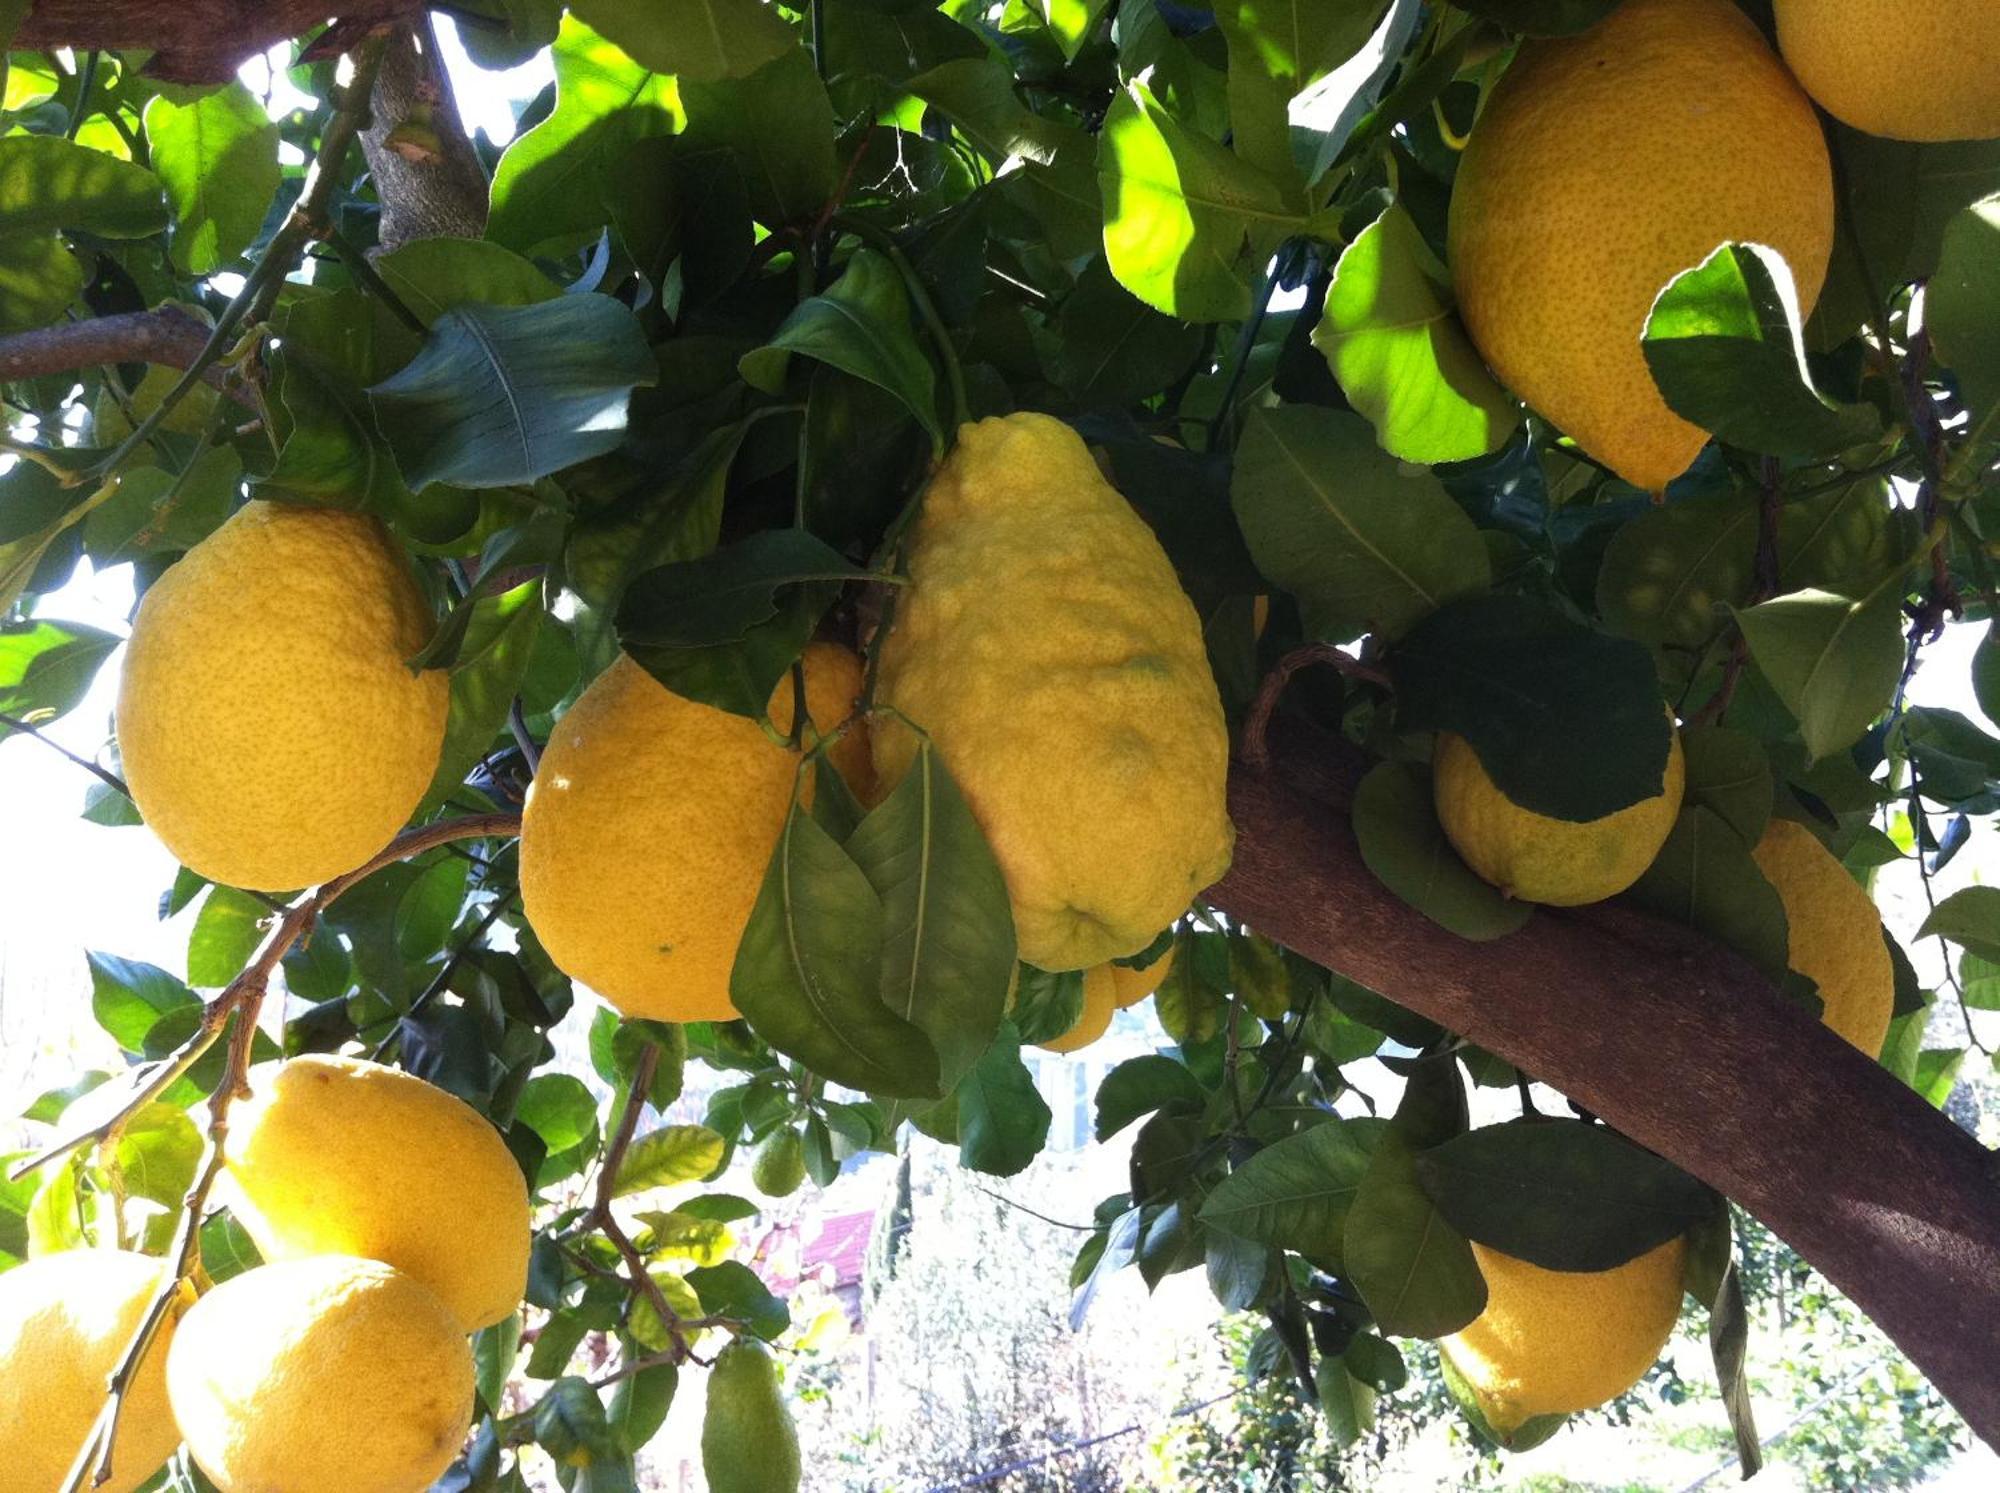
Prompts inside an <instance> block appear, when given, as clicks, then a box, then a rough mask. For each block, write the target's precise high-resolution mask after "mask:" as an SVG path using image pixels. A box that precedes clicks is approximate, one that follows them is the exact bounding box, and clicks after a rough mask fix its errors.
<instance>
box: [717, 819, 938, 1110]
mask: <svg viewBox="0 0 2000 1493" xmlns="http://www.w3.org/2000/svg"><path fill="white" fill-rule="evenodd" d="M883 922H884V918H883V909H882V899H881V898H880V897H879V896H878V895H877V894H876V892H875V889H874V887H873V886H871V885H870V884H869V881H868V877H867V876H866V875H865V874H864V873H863V871H862V869H861V867H860V866H858V865H856V864H855V862H854V860H853V859H852V858H851V857H850V856H849V855H848V854H847V852H846V851H845V850H843V849H841V847H840V846H839V845H837V844H836V843H835V842H834V840H833V838H832V837H831V836H829V835H828V834H827V832H826V831H825V830H824V829H822V828H820V826H819V824H818V822H817V821H815V820H814V819H813V818H812V816H811V815H810V814H807V813H806V812H805V811H804V810H803V809H802V808H801V807H800V806H799V805H798V804H797V803H794V804H793V805H792V809H791V812H790V813H789V814H788V815H787V816H786V818H785V828H784V830H783V832H782V833H781V834H780V835H779V837H778V843H777V846H776V848H775V849H774V850H773V851H772V853H771V865H770V869H769V870H768V871H767V872H766V873H765V876H764V885H763V887H762V889H761V890H759V892H758V893H757V902H756V905H755V906H754V907H753V908H752V909H751V912H750V923H749V926H748V927H747V928H745V929H744V932H743V941H742V942H741V943H740V944H739V945H738V946H737V950H736V965H735V968H734V969H733V970H731V972H730V976H729V994H730V998H731V999H732V1000H733V1001H734V1002H735V1003H736V1009H737V1010H739V1011H741V1012H742V1013H743V1015H744V1018H745V1019H746V1020H747V1021H748V1022H749V1023H750V1028H751V1030H752V1031H754V1032H756V1033H757V1035H758V1036H760V1037H762V1038H763V1039H764V1040H765V1041H766V1042H768V1043H770V1044H771V1046H772V1047H774V1048H776V1049H777V1050H778V1051H779V1052H782V1053H784V1054H785V1055H786V1056H787V1057H791V1058H796V1059H797V1060H798V1061H800V1062H801V1063H804V1064H805V1065H806V1066H807V1067H808V1068H810V1069H812V1071H813V1072H815V1073H818V1074H821V1075H822V1076H824V1077H825V1078H828V1079H830V1080H832V1081H833V1082H835V1083H841V1084H845V1085H847V1087H849V1088H852V1089H861V1090H864V1091H866V1092H868V1093H874V1094H886V1095H889V1096H891V1097H894V1098H931V1097H938V1096H941V1095H942V1094H943V1093H944V1088H943V1085H942V1084H940V1083H939V1081H938V1054H937V1051H936V1049H935V1048H933V1047H932V1046H931V1042H930V1039H929V1038H928V1037H927V1036H925V1035H924V1032H923V1030H922V1029H921V1028H919V1027H917V1026H915V1025H913V1024H911V1023H910V1022H909V1021H906V1020H905V1019H904V1018H903V1017H901V1016H899V1015H897V1014H896V1013H895V1012H894V1011H892V1010H890V1009H889V1007H888V1006H887V1005H886V1004H884V1003H883V1000H882V957H883V955H882V951H883V944H884V937H883Z"/></svg>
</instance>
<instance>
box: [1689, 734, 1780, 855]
mask: <svg viewBox="0 0 2000 1493" xmlns="http://www.w3.org/2000/svg"><path fill="white" fill-rule="evenodd" d="M1681 750H1682V751H1683V753H1684V754H1685V755H1686V758H1687V791H1686V798H1685V802H1686V803H1687V804H1689V805H1699V806H1701V807H1703V808H1706V809H1709V810H1711V811H1712V812H1713V813H1714V814H1715V815H1716V817H1717V818H1719V819H1721V820H1722V822H1723V823H1724V824H1727V825H1728V826H1729V827H1730V828H1731V829H1733V830H1735V831H1736V833H1737V835H1738V837H1739V838H1741V839H1742V841H1743V843H1744V844H1745V845H1755V844H1756V843H1757V841H1758V840H1759V839H1760V838H1762V836H1763V834H1764V826H1765V825H1766V824H1767V823H1769V822H1770V818H1771V806H1772V804H1773V803H1774V802H1775V800H1776V793H1777V786H1776V782H1775V780H1774V776H1773V774H1772V771H1771V756H1770V753H1769V752H1767V751H1766V750H1765V749H1764V745H1763V743H1762V742H1760V741H1758V740H1757V738H1756V737H1754V736H1752V735H1750V734H1749V733H1748V732H1746V731H1732V730H1730V729H1729V728H1728V727H1727V726H1689V727H1687V728H1686V729H1685V730H1683V731H1682V732H1681Z"/></svg>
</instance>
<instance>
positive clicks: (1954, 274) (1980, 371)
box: [1924, 196, 2000, 451]
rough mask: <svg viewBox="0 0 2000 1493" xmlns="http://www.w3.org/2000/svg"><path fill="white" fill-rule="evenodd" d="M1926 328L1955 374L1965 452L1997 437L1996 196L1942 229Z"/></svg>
mask: <svg viewBox="0 0 2000 1493" xmlns="http://www.w3.org/2000/svg"><path fill="white" fill-rule="evenodd" d="M1924 326H1925V328H1926V329H1927V330H1928V331H1929V332H1930V334H1931V344H1932V346H1933V347H1934V348H1935V349H1936V352H1937V356H1938V358H1939V360H1940V361H1941V362H1943V363H1944V365H1945V366H1946V367H1947V368H1949V369H1951V371H1952V372H1953V373H1955V374H1957V375H1958V388H1959V393H1960V395H1961V397H1963V399H1964V400H1965V407H1966V412H1967V414H1968V416H1969V423H1968V426H1967V429H1966V432H1965V445H1966V447H1967V449H1969V450H1975V451H1976V450H1979V449H1981V448H1982V447H1984V446H1986V445H1987V444H1989V443H1990V442H1992V441H1994V440H1996V439H2000V196H1994V197H1988V198H1986V199H1985V200H1984V201H1983V202H1975V203H1973V204H1972V206H1970V207H1968V208H1967V209H1966V210H1965V211H1964V212H1962V213H1960V214H1959V215H1958V216H1957V217H1955V218H1953V219H1952V220H1951V225H1950V226H1949V227H1948V228H1946V229H1945V233H1944V251H1943V253H1942V255H1941V256H1940V257H1939V260H1938V268H1937V273H1936V274H1935V275H1933V276H1932V277H1931V280H1930V284H1929V286H1928V288H1927V289H1926V290H1925V292H1924Z"/></svg>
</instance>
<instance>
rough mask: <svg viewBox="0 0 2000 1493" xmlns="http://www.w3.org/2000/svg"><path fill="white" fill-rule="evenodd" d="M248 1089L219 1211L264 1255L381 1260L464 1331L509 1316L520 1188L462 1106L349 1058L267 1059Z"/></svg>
mask: <svg viewBox="0 0 2000 1493" xmlns="http://www.w3.org/2000/svg"><path fill="white" fill-rule="evenodd" d="M250 1086H251V1092H250V1098H249V1099H248V1100H247V1101H245V1102H243V1103H241V1104H238V1105H237V1106H236V1108H235V1109H233V1110H232V1111H231V1112H230V1116H229V1135H228V1140H227V1143H226V1148H225V1153H224V1160H225V1164H226V1165H227V1166H228V1169H229V1178H230V1181H231V1182H232V1184H233V1185H234V1188H235V1196H234V1197H233V1198H232V1199H231V1210H232V1211H233V1212H234V1213H235V1214H236V1216H237V1218H238V1219H239V1220H240V1221H241V1222H242V1224H243V1227H244V1228H245V1229H246V1230H247V1231H248V1232H249V1235H250V1237H251V1239H253V1240H254V1241H256V1245H257V1248H258V1249H259V1250H261V1251H262V1252H263V1255H264V1258H265V1259H267V1260H291V1259H299V1258H302V1257H304V1256H308V1255H358V1256H361V1257H363V1258H366V1259H371V1260H381V1261H383V1262H384V1263H386V1264H390V1265H394V1266H395V1267H396V1268H397V1269H398V1270H401V1271H403V1272H405V1273H406V1274H408V1275H411V1276H413V1277H415V1278H416V1279H417V1280H418V1281H420V1282H422V1283H423V1284H424V1285H426V1286H428V1287H429V1288H430V1289H431V1290H432V1291H433V1292H435V1293H436V1295H437V1297H438V1299H439V1300H440V1301H442V1302H443V1303H444V1304H445V1306H446V1307H448V1308H449V1309H450V1310H451V1312H452V1314H453V1315H454V1316H456V1317H457V1318H458V1320H459V1322H460V1323H461V1324H462V1325H463V1326H464V1328H465V1329H466V1330H467V1331H473V1330H476V1329H478V1328H481V1327H486V1326H490V1325H491V1324H492V1323H495V1322H498V1321H500V1320H501V1319H502V1318H503V1317H508V1316H512V1315H513V1313H514V1311H515V1309H516V1308H518V1307H519V1306H520V1304H521V1293H522V1292H523V1291H524V1290H525V1289H526V1287H527V1280H528V1246H529V1243H530V1239H531V1236H532V1233H533V1227H532V1224H531V1223H530V1221H529V1217H528V1188H527V1184H526V1182H525V1181H523V1179H522V1177H521V1169H520V1167H519V1166H518V1165H516V1164H515V1161H514V1157H513V1154H512V1153H511V1152H510V1151H508V1149H507V1146H506V1143H505V1142H504V1141H502V1140H501V1139H500V1136H499V1133H498V1132H497V1131H495V1130H494V1128H493V1127H492V1126H491V1125H490V1124H488V1123H487V1122H486V1120H485V1119H484V1118H482V1117H481V1116H480V1115H479V1114H478V1113H476V1112H475V1111H474V1110H473V1109H472V1108H471V1106H469V1105H467V1104H466V1103H464V1102H463V1101H462V1100H460V1099H458V1098H456V1097H454V1096H453V1095H450V1094H447V1093H446V1092H445V1091H444V1090H443V1089H440V1088H436V1087H434V1086H432V1085H431V1084H427V1083H425V1082H424V1081H423V1080H422V1079H419V1078H412V1077H411V1076H410V1075H409V1074H407V1073H400V1072H398V1071H397V1070H396V1069H394V1068H386V1067H383V1066H382V1065H380V1064H378V1063H367V1062H362V1061H361V1060H360V1059H358V1058H343V1057H319V1056H313V1057H299V1058H293V1059H292V1060H291V1061H289V1062H284V1063H269V1064H265V1065H262V1066H260V1067H258V1068H256V1069H254V1070H252V1072H251V1075H250Z"/></svg>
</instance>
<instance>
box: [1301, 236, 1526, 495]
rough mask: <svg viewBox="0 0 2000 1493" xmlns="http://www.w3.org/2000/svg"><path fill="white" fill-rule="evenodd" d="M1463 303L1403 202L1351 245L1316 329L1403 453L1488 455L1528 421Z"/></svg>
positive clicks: (1360, 403)
mask: <svg viewBox="0 0 2000 1493" xmlns="http://www.w3.org/2000/svg"><path fill="white" fill-rule="evenodd" d="M1455 305H1456V302H1455V301H1454V300H1453V298H1452V293H1451V277H1450V275H1449V273H1448V272H1447V271H1446V270H1445V267H1444V266H1443V265H1442V264H1441V263H1439V262H1438V259H1437V256H1436V255H1435V254H1433V253H1432V252H1431V250H1430V248H1429V246H1428V245H1427V244H1425V243H1424V239H1423V235H1422V234H1421V233H1419V232H1418V231H1417V225H1416V222H1415V220H1414V219H1412V218H1411V217H1410V215H1409V213H1408V212H1407V211H1406V210H1405V209H1404V208H1403V206H1402V205H1401V204H1400V203H1397V204H1395V205H1392V206H1391V207H1390V208H1389V209H1388V211H1386V212H1385V213H1383V214H1382V216H1381V217H1379V218H1377V219H1376V220H1375V221H1374V222H1373V223H1371V224H1369V225H1368V227H1367V228H1365V229H1363V230H1362V231H1361V233H1360V235H1359V236H1358V237H1357V238H1356V239H1355V240H1354V242H1353V243H1351V244H1349V245H1348V246H1347V248H1346V249H1345V250H1344V251H1343V252H1342V254H1341V256H1340V262H1339V263H1338V264H1337V265H1336V266H1335V267H1334V272H1333V281H1332V283H1331V284H1330V285H1328V287H1327V291H1326V302H1325V305H1324V306H1323V307H1322V308H1321V312H1320V319H1319V324H1318V325H1317V326H1316V327H1314V328H1313V334H1312V342H1313V346H1314V347H1316V348H1318V349H1319V350H1320V352H1321V353H1322V354H1323V355H1324V356H1325V358H1326V363H1327V367H1329V368H1330V369H1332V370H1333V376H1334V377H1335V378H1336V379H1338V380H1339V381H1340V387H1341V390H1342V391H1343V392H1344V393H1345V394H1346V395H1347V398H1348V401H1349V403H1351V404H1352V405H1353V406H1354V407H1355V409H1357V410H1359V411H1360V412H1361V413H1362V414H1363V415H1366V416H1367V417H1368V421H1369V423H1370V424H1371V425H1373V426H1374V427H1375V435H1376V439H1377V440H1379V441H1380V442H1381V444H1382V447H1383V449H1384V450H1386V451H1388V452H1389V453H1390V454H1391V455H1392V456H1396V457H1399V458H1400V459H1402V460H1403V461H1411V462H1421V463H1425V464H1429V463H1433V462H1440V461H1465V460H1468V459H1470V458H1472V457H1475V456H1484V455H1486V454H1487V453H1489V452H1493V451H1497V450H1499V449H1500V448H1501V447H1502V446H1504V445H1506V444H1507V441H1508V439H1509V438H1510V437H1511V436H1512V435H1513V433H1514V431H1515V430H1516V429H1517V428H1518V427H1519V426H1520V423H1521V409H1520V406H1519V405H1518V404H1516V403H1515V402H1514V399H1513V396H1512V395H1510V394H1509V393H1508V392H1507V391H1506V390H1505V389H1503V388H1502V387H1501V386H1500V385H1499V384H1498V383H1496V382H1495V381H1494V379H1493V376H1492V375H1491V374H1490V373H1488V372H1487V371H1486V364H1485V363H1484V362H1483V361H1482V360H1481V358H1480V356H1479V353H1478V351H1477V349H1475V348H1474V347H1473V345H1472V341H1471V338H1470V337H1468V336H1467V335H1466V331H1465V328H1464V327H1463V326H1462V325H1461V324H1460V322H1459V320H1458V317H1457V316H1456V315H1455V314H1454V307H1455Z"/></svg>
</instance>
